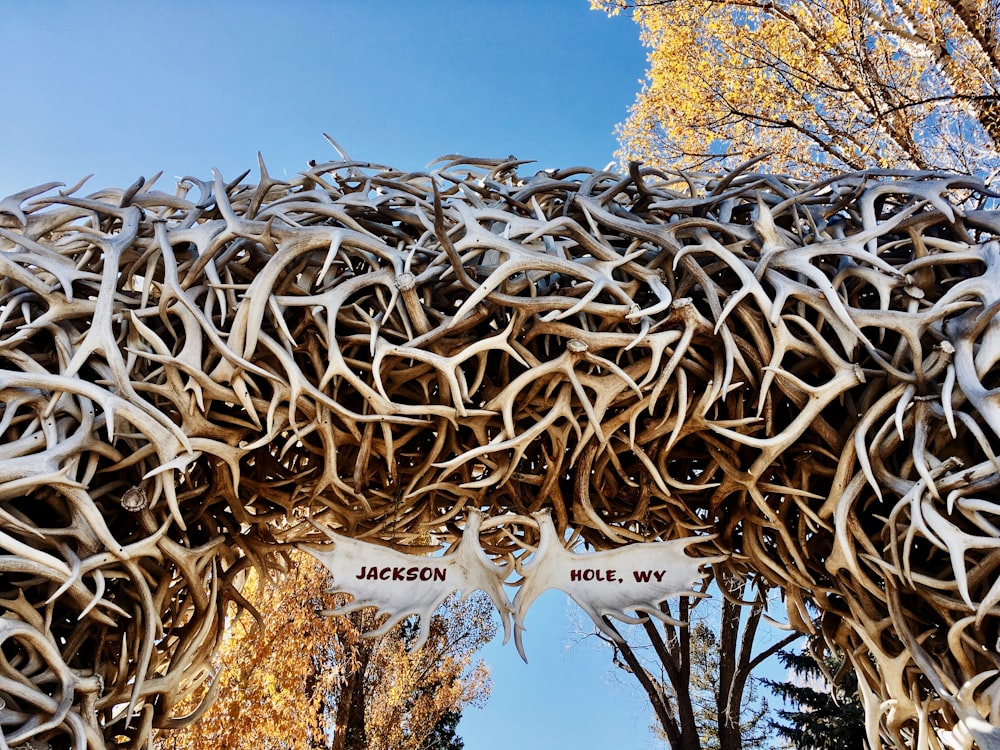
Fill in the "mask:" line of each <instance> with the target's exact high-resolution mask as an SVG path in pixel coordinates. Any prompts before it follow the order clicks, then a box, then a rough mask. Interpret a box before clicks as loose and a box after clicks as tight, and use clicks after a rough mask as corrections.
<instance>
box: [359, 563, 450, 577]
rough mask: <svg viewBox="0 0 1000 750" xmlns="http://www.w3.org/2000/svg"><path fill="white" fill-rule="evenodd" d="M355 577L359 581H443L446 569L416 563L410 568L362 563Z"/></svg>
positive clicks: (446, 575) (446, 574)
mask: <svg viewBox="0 0 1000 750" xmlns="http://www.w3.org/2000/svg"><path fill="white" fill-rule="evenodd" d="M355 578H357V579H358V580H361V581H445V580H447V578H448V569H447V568H438V567H434V568H428V567H423V566H418V565H414V566H413V567H412V568H403V567H391V566H387V567H384V568H379V567H376V566H374V565H371V566H369V565H362V566H361V572H360V573H358V574H357V575H356V576H355Z"/></svg>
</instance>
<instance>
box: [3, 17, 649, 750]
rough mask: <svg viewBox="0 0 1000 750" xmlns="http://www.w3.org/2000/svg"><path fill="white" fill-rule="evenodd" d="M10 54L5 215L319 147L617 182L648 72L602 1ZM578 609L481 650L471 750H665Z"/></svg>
mask: <svg viewBox="0 0 1000 750" xmlns="http://www.w3.org/2000/svg"><path fill="white" fill-rule="evenodd" d="M292 8H294V10H292ZM286 9H287V10H286ZM0 35H2V38H0V70H2V71H3V83H2V90H3V97H4V112H3V116H2V117H0V150H2V158H0V165H2V167H0V196H3V195H7V194H9V193H12V192H15V191H17V190H20V189H23V188H25V187H29V186H31V185H36V184H40V183H44V182H49V181H53V180H57V181H62V182H65V183H67V184H72V183H74V182H76V181H77V180H79V179H80V178H82V177H83V176H84V175H87V174H89V173H94V177H93V178H92V179H91V181H90V183H89V188H90V189H91V190H96V189H98V188H101V187H106V186H122V187H123V186H126V185H129V184H131V183H133V182H134V181H135V180H136V179H137V178H138V177H139V176H140V175H142V176H146V177H149V176H151V175H153V174H155V173H156V172H159V171H162V172H163V173H164V175H163V177H162V178H161V182H160V184H159V187H160V188H161V189H164V190H171V189H172V186H173V183H174V182H175V181H176V178H177V177H181V176H184V175H193V176H196V177H202V178H205V177H209V176H210V174H211V169H212V168H213V167H216V168H218V169H220V170H221V171H222V173H223V175H224V176H225V177H227V178H228V179H233V178H235V177H236V176H237V175H239V174H240V173H241V172H242V171H244V170H245V169H250V168H253V169H256V164H257V161H256V159H257V156H256V155H257V152H258V151H260V152H261V153H262V154H263V156H264V159H265V161H266V163H267V165H268V168H269V170H270V172H271V174H272V175H274V176H276V177H280V176H283V175H285V174H288V175H292V174H295V173H296V172H297V171H298V170H299V169H300V168H302V167H304V166H305V164H306V162H307V161H308V160H309V159H314V158H315V159H319V160H327V159H333V158H335V154H334V152H333V151H332V149H331V148H330V147H329V146H328V145H327V143H326V142H325V141H324V139H323V137H322V134H323V133H328V134H329V135H330V136H331V137H333V138H334V139H335V140H337V141H338V142H339V143H340V144H341V146H342V147H343V148H344V149H346V150H347V152H348V153H349V154H350V155H351V156H352V157H353V158H355V159H362V160H368V161H373V162H377V163H382V164H386V165H389V166H393V167H397V168H403V169H419V168H421V167H423V166H424V165H425V164H426V163H427V162H429V161H431V160H432V159H434V158H435V157H437V156H440V155H442V154H447V153H464V154H467V155H473V156H507V155H508V154H513V155H515V156H517V157H519V158H526V159H535V160H537V161H538V168H548V167H566V166H573V165H579V164H584V165H591V166H598V167H602V166H604V165H606V164H607V163H608V162H609V161H611V160H612V158H613V154H614V151H615V149H616V147H617V144H616V141H615V136H614V127H615V124H616V123H617V122H619V121H621V120H623V119H624V118H625V116H626V112H627V109H628V106H629V105H630V104H631V102H632V100H633V98H634V96H635V92H636V90H637V89H638V87H639V85H640V83H639V81H640V79H641V78H642V76H643V73H644V69H645V51H644V50H643V49H642V47H641V46H640V44H639V42H638V33H637V29H636V27H635V26H634V25H633V23H632V22H631V20H630V19H629V18H628V17H627V16H623V17H618V18H614V19H608V18H607V17H605V16H604V15H603V14H600V13H597V12H594V11H591V10H589V9H588V4H587V2H586V0H533V1H528V0H502V1H501V0H494V1H493V2H485V1H481V0H465V1H464V2H461V1H460V0H451V2H437V1H434V0H421V1H420V2H417V1H416V0H409V2H400V1H397V0H379V1H378V2H364V1H363V0H326V1H325V2H320V1H318V0H298V2H296V3H294V4H291V3H288V4H285V3H279V2H276V1H275V2H270V3H268V2H259V1H255V0H249V1H244V2H212V1H211V0H203V1H202V2H191V1H175V2H171V3H152V2H141V1H135V0H133V1H132V2H128V3H126V2H98V1H95V0H88V1H87V2H76V3H71V2H54V1H53V2H48V1H47V2H20V3H18V2H12V1H11V2H5V3H3V14H2V16H0ZM525 169H529V170H531V171H534V169H533V168H532V167H526V168H525ZM529 173H530V172H529ZM572 606H573V605H572V604H570V603H567V601H566V599H565V597H563V596H562V594H560V593H558V592H550V593H549V594H547V595H546V596H544V597H543V598H542V599H541V600H539V602H537V603H536V604H535V605H534V607H533V608H532V610H531V612H530V613H529V616H528V621H527V624H528V627H529V630H528V632H527V633H526V635H525V645H526V649H527V652H528V657H529V659H530V664H528V665H524V664H522V663H521V662H520V661H519V659H518V657H517V655H516V653H515V651H514V649H513V647H512V646H507V647H501V646H500V643H499V641H497V642H496V643H494V644H492V645H491V646H490V647H489V648H488V649H487V651H486V655H487V658H488V659H489V661H490V662H491V663H492V664H493V675H494V695H493V698H492V699H491V701H490V702H489V704H488V705H487V707H486V708H485V709H482V710H479V709H470V710H469V711H467V712H466V715H465V717H464V718H463V720H462V723H461V726H460V730H459V731H460V733H461V734H462V735H463V737H464V738H465V741H466V747H467V748H468V749H469V750H500V749H501V748H503V749H504V750H507V749H508V748H510V747H514V746H516V747H517V748H519V750H542V749H543V748H545V749H546V750H549V749H551V748H603V747H609V748H610V747H614V748H640V749H641V748H648V747H661V746H662V745H659V744H658V743H656V742H655V741H654V740H653V739H652V736H651V734H650V732H649V730H648V726H649V723H650V719H651V717H650V714H649V710H648V708H647V706H646V703H645V699H644V697H643V696H642V695H641V693H640V692H639V691H638V689H637V688H635V687H634V686H633V684H632V683H630V682H629V681H627V679H626V678H625V677H622V676H619V675H616V674H614V673H613V671H612V670H611V668H610V666H609V655H608V653H607V652H606V651H602V650H600V649H599V648H598V647H597V646H596V645H593V641H594V639H588V640H587V641H586V642H585V643H583V644H581V645H576V646H573V647H572V648H570V645H571V644H572V643H573V642H574V641H576V640H577V638H578V635H577V630H578V627H579V620H578V618H577V616H576V615H575V614H574V613H573V611H572Z"/></svg>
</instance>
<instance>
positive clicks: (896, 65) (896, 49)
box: [591, 0, 1000, 174]
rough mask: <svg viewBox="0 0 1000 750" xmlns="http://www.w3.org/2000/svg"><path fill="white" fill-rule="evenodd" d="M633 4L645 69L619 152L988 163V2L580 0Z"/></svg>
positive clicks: (997, 100)
mask: <svg viewBox="0 0 1000 750" xmlns="http://www.w3.org/2000/svg"><path fill="white" fill-rule="evenodd" d="M591 6H592V7H594V8H599V9H604V10H606V11H608V12H609V13H611V14H616V13H618V12H619V11H620V10H622V9H623V8H627V7H631V8H633V11H634V12H633V15H634V18H635V20H636V22H637V23H638V24H639V26H640V38H641V40H642V42H643V44H645V45H646V46H648V47H649V48H650V53H649V69H648V71H647V73H646V79H645V83H644V85H643V88H642V90H641V91H640V92H639V94H638V96H637V99H636V102H635V104H634V105H633V107H632V109H631V111H630V114H629V117H628V119H627V121H626V122H625V123H624V124H623V125H621V126H620V128H619V135H620V138H621V143H622V152H621V154H620V155H621V156H622V157H623V159H624V160H639V161H643V162H646V163H649V164H655V165H661V166H668V167H679V168H695V167H703V166H711V165H714V168H723V167H724V168H730V167H732V166H734V165H735V164H736V163H738V162H742V161H745V160H748V159H751V158H754V157H757V156H761V155H769V156H768V157H767V161H766V166H767V167H768V168H769V169H773V170H777V171H788V172H791V173H799V174H812V173H816V172H823V171H829V170H830V169H831V168H834V169H866V168H872V167H881V168H885V167H892V168H897V167H898V168H904V167H906V168H918V169H939V168H943V169H949V170H956V171H960V172H964V173H977V174H984V173H987V172H990V171H992V172H993V173H994V174H996V173H997V171H998V170H1000V42H998V37H997V29H998V19H1000V5H998V4H997V3H996V2H992V1H991V0H636V2H634V3H632V2H626V1H625V0H591Z"/></svg>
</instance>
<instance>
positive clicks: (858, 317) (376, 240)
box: [0, 157, 1000, 748]
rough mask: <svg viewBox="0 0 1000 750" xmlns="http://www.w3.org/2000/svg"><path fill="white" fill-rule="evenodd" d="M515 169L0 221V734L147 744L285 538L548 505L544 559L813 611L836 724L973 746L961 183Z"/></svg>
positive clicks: (992, 477) (159, 200) (512, 541)
mask: <svg viewBox="0 0 1000 750" xmlns="http://www.w3.org/2000/svg"><path fill="white" fill-rule="evenodd" d="M522 164H523V163H522V162H518V161H516V160H513V159H508V160H482V159H480V160H470V159H464V158H462V157H445V158H444V159H442V160H440V161H439V162H437V163H435V164H434V165H432V168H431V171H428V172H423V173H403V172H398V171H393V170H389V169H386V168H384V167H378V166H375V165H370V164H366V163H360V162H351V161H347V160H344V161H334V162H329V163H325V164H316V165H314V166H311V167H310V169H309V170H308V171H306V172H304V173H302V174H301V175H299V176H298V177H296V178H294V179H291V180H288V181H284V182H283V181H276V180H274V179H272V178H271V177H269V176H268V174H267V171H266V169H265V168H264V167H263V163H262V164H261V170H262V171H261V174H262V177H261V181H260V183H259V184H257V185H252V184H247V183H244V182H242V179H243V178H242V177H241V178H239V179H237V180H235V181H232V182H226V181H225V180H224V179H223V178H222V176H221V175H219V174H217V173H216V174H215V175H214V176H213V178H212V179H210V180H199V179H195V178H184V179H183V180H181V181H180V183H179V185H178V188H177V191H176V193H175V194H174V195H168V194H166V193H164V192H161V191H158V190H155V189H154V188H153V184H152V182H147V181H142V180H140V181H139V182H137V183H136V184H134V185H133V186H131V187H129V188H127V189H123V190H122V189H116V190H104V191H100V192H97V193H94V194H91V195H88V196H81V195H77V193H78V192H79V191H80V189H81V186H79V185H78V186H76V187H74V188H72V189H69V190H65V191H63V192H57V189H58V188H59V187H60V186H59V185H57V184H48V185H41V186H38V187H37V188H32V189H28V190H24V191H21V192H19V193H17V194H15V195H12V196H9V197H8V198H6V199H3V200H2V201H0V273H2V276H0V571H2V573H3V576H2V579H0V607H2V613H3V614H2V617H0V640H2V648H3V660H2V663H0V699H2V701H3V703H4V705H3V707H0V729H2V732H3V738H4V742H5V743H6V744H7V745H16V744H23V743H25V742H27V741H29V740H37V741H51V742H53V743H55V744H62V745H73V746H75V747H77V748H83V747H92V748H100V747H102V746H103V744H104V742H105V738H110V737H120V738H128V742H129V743H131V745H132V746H139V745H141V744H142V742H143V741H144V738H145V737H147V736H148V733H149V732H150V731H151V730H152V729H153V728H155V727H173V726H176V725H177V724H178V723H180V722H182V721H183V720H184V719H185V717H178V716H175V706H177V705H178V703H179V702H180V701H181V700H182V699H183V698H184V697H185V696H187V695H194V696H199V695H201V693H200V691H201V689H202V688H201V686H202V684H203V682H204V680H205V678H206V676H207V675H208V674H209V670H210V666H211V657H212V654H213V652H214V650H215V647H216V646H217V644H218V641H219V638H220V637H221V634H222V632H223V628H224V626H225V612H226V606H225V605H226V602H228V601H230V600H234V599H235V600H237V601H239V600H238V589H239V586H240V585H241V582H242V578H243V576H242V571H243V570H244V569H245V568H246V566H247V565H249V564H253V565H256V566H258V567H260V568H262V569H265V570H266V569H276V568H280V567H281V564H280V553H281V551H282V550H283V549H284V547H283V545H284V544H287V543H292V542H296V543H298V542H305V543H312V544H322V543H323V542H324V541H325V539H326V538H325V537H324V536H323V535H322V534H320V533H319V532H317V531H316V529H315V528H314V526H313V525H311V524H310V523H308V522H307V521H306V517H307V516H309V517H311V518H313V519H314V520H315V521H316V522H318V523H322V524H323V525H324V526H325V527H327V528H332V529H334V530H335V531H336V533H337V534H338V535H339V536H340V537H351V538H355V539H362V540H372V541H377V542H379V543H381V544H382V545H388V546H392V547H395V548H397V549H403V550H406V549H414V548H415V549H420V550H426V549H427V548H428V543H430V545H431V546H434V545H444V544H446V543H450V542H454V541H455V540H456V539H458V538H460V537H461V536H462V534H463V531H464V530H465V529H466V528H467V526H468V524H469V521H470V519H474V518H478V515H479V514H483V515H484V516H485V517H487V518H497V517H500V518H503V519H506V521H504V522H503V523H490V522H484V525H483V528H482V531H481V533H480V535H479V540H480V543H481V545H482V549H484V550H485V551H486V552H487V553H488V554H489V555H491V556H493V557H495V558H497V560H498V561H500V562H504V561H520V560H521V558H525V555H526V554H527V555H528V557H527V558H525V560H529V559H530V555H531V550H534V549H537V548H538V546H539V537H538V524H537V522H534V521H532V519H533V518H534V516H532V514H534V513H538V512H544V511H548V512H549V513H550V515H551V519H552V521H551V523H552V529H554V535H553V536H552V538H551V539H550V540H549V541H547V542H546V545H547V547H546V549H547V550H548V552H547V554H550V555H551V554H556V555H557V556H559V555H563V553H562V552H559V551H556V552H555V553H554V552H553V551H552V550H553V548H552V544H554V543H555V542H553V541H552V540H554V539H560V540H563V539H566V538H569V537H572V538H573V539H575V540H578V541H580V542H581V543H583V544H585V545H589V546H590V547H592V548H594V549H596V550H611V549H616V548H620V547H621V546H622V545H624V544H626V543H629V542H635V541H670V540H678V539H681V538H684V537H687V536H690V535H692V534H695V535H700V536H701V537H702V541H701V542H699V543H698V544H697V545H695V546H696V547H700V549H697V550H694V551H695V552H697V553H698V554H700V555H702V557H717V558H718V559H717V562H716V564H717V566H729V567H731V568H733V569H734V570H735V571H736V572H739V571H740V570H743V569H746V568H748V567H752V568H753V569H755V570H757V571H758V572H759V573H760V574H761V575H763V576H764V577H766V578H767V579H768V581H769V582H770V583H771V584H773V585H776V586H781V587H783V588H784V590H785V591H786V594H787V603H788V608H789V617H790V621H791V622H792V624H793V625H795V626H796V627H800V628H804V629H810V628H812V627H813V624H812V623H811V621H810V607H812V608H813V609H814V610H815V611H819V612H820V613H821V619H820V623H819V626H820V628H821V630H822V634H823V635H825V636H826V638H827V639H828V641H829V642H830V643H833V644H836V645H838V646H840V647H841V648H843V649H844V651H845V653H847V654H848V655H849V656H850V658H851V659H852V661H853V662H854V665H855V668H856V670H857V672H858V674H859V677H860V679H861V683H862V690H863V693H864V695H865V696H866V704H867V705H868V706H869V727H870V732H871V736H872V737H873V738H874V736H875V734H876V732H878V731H880V732H881V733H882V735H883V737H884V738H885V739H886V740H887V741H890V742H892V743H895V744H896V745H897V746H899V747H903V746H908V745H909V744H910V743H913V744H915V745H919V744H920V743H921V742H923V741H925V740H926V741H927V742H929V743H932V744H931V745H930V746H934V745H933V743H934V742H936V743H938V744H939V745H941V746H942V747H949V748H968V747H970V746H971V745H972V743H973V742H978V743H979V745H980V747H983V748H985V747H995V746H996V745H990V744H989V743H990V742H994V743H995V742H996V741H997V740H996V739H995V734H996V732H995V730H991V727H995V726H997V725H1000V678H998V676H997V675H998V670H1000V652H998V648H997V643H998V640H1000V584H997V582H996V581H997V571H998V569H1000V542H998V541H997V540H998V538H1000V505H998V504H997V502H996V493H997V491H998V489H1000V459H998V455H1000V378H998V374H997V373H998V368H997V363H998V361H1000V323H998V322H997V315H996V313H997V311H998V309H1000V276H998V274H1000V270H998V269H1000V236H998V234H1000V212H998V210H997V207H996V202H995V197H994V196H991V195H990V194H989V193H988V192H987V191H986V190H985V189H984V188H983V187H982V186H981V185H979V184H978V183H976V182H975V181H974V180H971V179H969V178H959V177H955V176H950V175H940V174H930V173H884V174H883V173H865V174H854V175H842V176H836V177H831V178H828V179H827V180H824V181H823V182H820V183H816V184H806V183H800V182H796V181H793V180H790V179H785V178H781V177H774V176H763V175H757V174H753V173H750V172H747V171H740V170H738V171H737V172H735V173H733V174H731V175H726V176H721V177H716V176H711V175H703V174H688V175H679V176H677V177H676V178H672V177H666V176H664V175H662V174H660V173H656V172H652V171H648V172H646V171H643V170H639V169H633V170H631V171H630V172H629V174H627V175H620V174H614V173H610V172H601V171H593V170H587V169H580V168H577V169H573V170H567V171H566V172H558V171H547V172H539V173H537V174H535V175H533V176H523V177H522V176H520V175H519V174H518V172H517V170H518V168H519V167H520V166H521V165H522ZM546 517H547V516H546ZM519 519H520V520H519ZM546 523H548V521H546ZM526 550H527V552H526ZM734 552H735V553H737V554H730V553H734ZM566 554H568V553H566ZM563 556H565V555H563ZM518 564H520V562H518ZM525 564H526V565H527V564H529V563H527V562H526V563H525ZM526 597H528V595H527V594H525V595H522V601H523V600H525V598H526ZM629 604H632V602H629ZM197 713H198V710H196V711H195V712H194V714H192V715H191V716H190V717H187V718H193V717H194V716H196V715H197Z"/></svg>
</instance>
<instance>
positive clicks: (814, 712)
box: [764, 651, 865, 750]
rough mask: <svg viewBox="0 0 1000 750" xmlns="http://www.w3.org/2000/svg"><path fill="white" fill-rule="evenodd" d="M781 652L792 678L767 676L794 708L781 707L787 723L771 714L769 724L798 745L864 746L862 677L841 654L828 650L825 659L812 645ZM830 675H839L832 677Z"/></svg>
mask: <svg viewBox="0 0 1000 750" xmlns="http://www.w3.org/2000/svg"><path fill="white" fill-rule="evenodd" d="M778 658H779V659H781V662H782V664H784V665H785V666H786V667H788V668H789V669H790V670H792V671H793V672H794V673H795V677H794V679H792V680H789V681H786V682H775V681H773V680H764V682H765V683H766V684H767V685H768V687H770V688H771V690H772V691H773V692H775V693H776V694H777V695H779V696H780V697H782V698H783V699H784V700H785V702H786V703H791V704H793V705H794V706H795V709H794V710H781V711H778V715H779V716H780V717H781V718H782V719H783V720H784V722H785V723H781V722H777V721H773V720H772V721H771V722H770V725H771V727H772V728H773V729H774V730H775V731H776V732H777V733H778V734H780V735H781V736H782V737H784V738H786V739H787V740H789V741H790V742H791V743H792V746H793V747H795V748H796V750H863V748H864V746H865V745H864V743H865V711H864V706H863V704H862V703H861V697H860V695H859V694H858V677H857V675H856V674H855V673H854V671H853V670H852V669H850V667H849V666H845V663H844V658H843V656H838V655H836V654H827V655H826V656H825V657H824V659H823V664H822V665H821V664H820V662H818V661H817V660H816V658H815V657H813V655H812V654H810V653H809V652H808V651H806V652H803V653H800V654H795V653H791V652H788V651H782V652H781V653H780V654H778ZM830 675H836V676H837V678H836V679H835V680H834V681H831V679H830Z"/></svg>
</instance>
